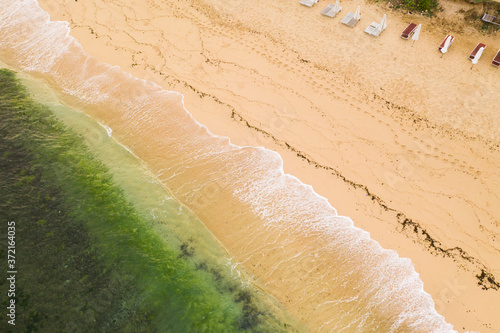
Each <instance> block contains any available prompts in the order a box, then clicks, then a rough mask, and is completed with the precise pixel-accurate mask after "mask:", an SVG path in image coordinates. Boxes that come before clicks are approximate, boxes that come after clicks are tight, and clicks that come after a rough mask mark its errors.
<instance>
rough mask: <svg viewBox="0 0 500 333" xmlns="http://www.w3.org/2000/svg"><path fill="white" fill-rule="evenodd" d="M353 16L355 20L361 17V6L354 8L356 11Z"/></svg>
mask: <svg viewBox="0 0 500 333" xmlns="http://www.w3.org/2000/svg"><path fill="white" fill-rule="evenodd" d="M354 18H355V19H356V20H359V19H361V7H360V6H358V8H356V12H355V13H354Z"/></svg>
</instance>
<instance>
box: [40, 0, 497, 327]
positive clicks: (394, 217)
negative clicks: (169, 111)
mask: <svg viewBox="0 0 500 333" xmlns="http://www.w3.org/2000/svg"><path fill="white" fill-rule="evenodd" d="M125 3H127V5H125ZM40 4H41V6H42V8H44V9H45V10H47V11H48V12H49V13H50V14H51V17H52V19H54V20H66V21H69V22H70V27H71V29H72V34H73V35H74V36H75V37H76V38H77V39H78V40H79V41H80V42H81V43H82V45H83V46H84V48H85V49H86V51H87V52H88V53H89V54H91V55H94V56H96V57H98V58H99V59H100V60H102V61H104V62H107V63H110V64H113V65H119V66H120V67H121V68H123V69H124V70H126V71H128V72H130V73H132V74H133V75H135V76H137V77H141V78H145V79H147V80H151V81H153V82H156V83H158V84H160V85H162V86H163V87H164V88H166V89H169V90H175V91H179V92H182V93H183V94H184V96H185V99H184V102H185V105H186V108H187V109H188V110H189V111H190V112H191V113H192V114H193V115H194V117H195V118H196V119H197V120H199V121H200V122H201V123H203V124H206V125H207V126H208V128H209V129H210V130H211V131H212V132H213V133H215V134H219V135H226V136H228V137H229V138H231V141H232V142H234V143H235V144H238V145H252V146H265V147H267V148H270V149H272V150H275V151H277V152H279V153H280V155H281V156H282V158H283V160H284V168H285V171H286V172H288V173H290V174H292V175H295V176H297V177H298V178H299V179H300V180H301V181H303V182H304V183H306V184H311V185H312V186H313V187H314V189H315V191H316V192H318V193H319V194H320V195H323V196H324V197H326V198H328V200H329V201H330V203H331V204H332V206H334V207H335V208H336V209H337V210H338V212H339V214H341V215H345V216H349V217H351V218H352V219H353V220H354V223H355V225H356V226H358V227H360V228H362V229H364V230H367V231H369V232H370V234H371V237H372V238H374V239H376V240H377V241H378V242H380V244H381V245H382V246H383V247H384V248H389V249H394V250H396V251H397V252H398V253H399V255H400V256H403V257H408V258H410V259H411V260H412V261H413V263H414V265H415V268H416V270H417V272H418V273H419V274H420V277H421V279H422V280H423V281H424V289H425V290H426V291H427V292H429V293H430V294H431V295H432V297H433V299H434V302H435V303H436V309H437V310H438V312H439V313H441V314H443V315H444V316H445V318H446V320H447V321H449V322H450V323H452V324H453V325H454V327H455V328H456V329H457V330H459V331H463V330H476V331H481V332H494V331H495V328H498V327H500V319H498V318H496V316H495V310H494V309H495V308H497V306H498V305H499V299H500V297H499V292H500V290H498V289H499V286H498V284H497V282H496V281H498V276H500V266H499V262H500V261H499V260H498V258H499V249H500V243H499V239H498V237H499V236H498V235H499V231H500V204H499V203H500V200H499V194H500V190H499V188H500V186H499V185H500V179H499V178H500V173H499V163H498V160H499V157H500V152H499V146H498V145H499V141H500V139H499V138H500V119H499V118H500V115H499V114H498V110H497V109H495V105H500V97H499V96H498V95H497V94H496V93H495V92H497V91H499V88H500V81H498V75H500V73H499V72H498V69H496V68H493V67H492V66H491V65H490V62H491V59H492V58H493V56H494V54H495V53H496V51H497V50H498V48H500V43H498V42H497V41H495V36H493V37H491V36H482V35H480V34H479V33H477V32H475V31H474V30H471V29H467V28H463V27H462V28H460V29H458V31H457V32H454V31H449V30H447V29H445V26H444V25H443V24H439V22H437V20H436V19H434V20H431V19H428V18H423V17H419V16H403V15H402V14H399V13H395V12H391V11H389V10H388V9H386V8H384V6H383V5H377V6H375V5H367V4H366V5H363V6H362V15H363V18H362V20H361V21H360V22H359V24H358V25H357V26H356V27H355V28H354V29H350V28H348V27H345V26H343V25H341V24H340V23H339V21H340V19H341V18H342V17H343V16H344V15H345V14H346V13H347V12H348V11H354V10H355V7H356V5H357V3H354V2H348V1H345V2H343V3H342V6H343V10H342V12H341V13H340V14H339V15H338V17H336V18H334V19H329V18H326V17H323V16H321V15H320V14H319V12H320V11H321V9H323V7H324V6H326V4H327V3H323V2H321V3H319V4H318V5H316V6H315V7H313V8H306V7H303V6H300V5H299V4H298V3H296V2H294V1H275V2H272V3H268V2H264V1H238V0H236V1H226V2H225V4H224V5H223V2H222V1H215V0H213V1H206V2H201V1H193V2H190V1H186V2H184V1H180V2H163V1H150V2H149V3H148V5H147V6H145V5H144V4H142V3H139V2H137V3H135V4H134V3H133V4H128V2H125V1H124V2H123V4H122V3H120V2H117V3H114V4H109V3H105V2H103V1H91V2H85V3H83V2H73V1H50V0H49V1H40ZM384 13H387V14H388V28H387V30H386V31H385V32H384V33H383V34H382V35H381V36H380V37H379V38H372V37H370V36H368V35H366V34H364V33H363V30H364V28H365V27H366V26H368V25H369V24H370V23H371V22H372V21H380V19H381V17H382V15H383V14H384ZM451 19H452V17H451V18H450V20H451ZM410 21H413V22H415V23H422V24H423V30H422V34H421V37H420V40H419V41H417V42H416V43H415V44H414V45H413V47H412V41H405V40H403V39H401V38H399V34H400V32H401V31H402V30H403V29H404V28H405V26H406V25H407V24H408V23H409V22H410ZM431 26H432V28H431ZM431 30H432V31H431ZM460 31H461V32H460ZM448 33H451V34H453V35H454V36H455V37H456V40H455V42H454V43H453V45H452V47H451V48H450V51H449V52H448V53H447V54H445V55H444V56H443V57H441V55H440V53H438V52H437V46H438V45H439V43H440V42H441V40H442V39H443V38H444V36H445V35H446V34H448ZM478 42H483V43H485V44H488V47H487V48H486V50H485V52H484V53H483V57H482V59H481V61H480V62H479V64H478V65H475V66H474V67H473V68H472V69H471V63H470V61H469V60H468V59H467V55H468V54H469V52H470V51H471V50H472V49H473V47H474V46H475V45H476V44H477V43H478ZM209 229H210V230H211V231H212V232H213V233H214V235H215V236H216V237H218V238H219V239H223V242H222V243H223V244H225V246H226V247H228V248H230V247H231V244H230V242H231V238H230V237H224V226H219V227H217V226H216V225H213V226H209ZM224 242H226V243H224ZM227 242H229V244H228V243H227ZM482 272H484V275H483V276H482V275H481V274H482ZM488 274H491V275H488ZM477 275H479V278H478V277H477ZM488 277H490V279H491V281H488ZM493 278H495V279H496V280H493ZM478 283H480V284H481V285H478Z"/></svg>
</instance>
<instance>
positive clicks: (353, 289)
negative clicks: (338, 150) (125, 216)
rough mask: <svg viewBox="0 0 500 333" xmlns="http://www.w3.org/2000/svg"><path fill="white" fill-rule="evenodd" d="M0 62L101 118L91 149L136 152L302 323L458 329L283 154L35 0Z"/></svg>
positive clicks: (0, 14)
mask: <svg viewBox="0 0 500 333" xmlns="http://www.w3.org/2000/svg"><path fill="white" fill-rule="evenodd" d="M0 60H2V61H3V62H5V63H6V64H8V65H9V66H12V67H13V68H15V69H17V70H20V71H22V72H24V73H26V74H27V75H29V76H31V77H34V78H37V79H39V80H43V81H44V82H46V84H47V85H48V86H49V87H50V89H51V90H52V91H54V92H55V94H56V96H57V99H59V100H60V101H62V102H64V103H65V104H67V105H69V106H71V107H73V108H75V109H78V110H81V111H82V112H84V113H85V114H87V115H88V116H90V117H91V118H92V119H94V121H95V122H98V124H100V125H99V126H102V128H103V129H105V130H106V131H105V132H106V135H103V134H102V133H103V132H102V131H101V132H98V131H97V132H96V133H100V134H95V138H96V139H95V141H96V142H95V146H96V147H98V146H101V145H102V146H105V141H106V140H107V138H106V136H107V137H108V138H109V136H111V137H112V138H113V140H115V141H116V142H119V143H120V144H121V145H122V146H123V147H125V148H126V149H127V150H128V151H129V152H131V153H132V154H134V155H135V156H136V157H137V158H138V159H140V160H141V161H142V163H144V168H145V170H147V171H148V172H149V173H150V175H151V176H152V177H154V179H156V180H157V181H158V182H159V183H160V184H161V185H162V186H164V187H166V188H168V189H169V190H170V191H171V194H172V196H174V197H175V198H176V199H177V200H179V201H180V202H182V204H183V205H184V206H179V207H187V208H189V210H190V212H192V213H194V214H196V216H197V217H198V218H199V219H200V220H201V221H202V222H203V224H204V225H205V226H206V227H207V228H208V229H209V230H210V231H211V232H212V233H213V234H214V235H215V237H216V238H217V239H218V241H219V242H220V244H221V245H222V246H223V247H225V249H226V250H227V252H228V253H229V255H230V256H231V257H232V260H233V261H234V262H236V263H238V264H239V265H241V267H243V268H244V269H245V270H246V271H248V273H249V274H251V275H252V276H253V283H254V284H255V285H258V286H261V287H262V288H263V289H264V290H266V291H267V292H270V293H271V294H273V295H274V296H275V297H276V298H277V299H278V300H279V301H281V302H282V303H283V304H285V305H286V306H287V307H288V308H289V309H290V312H291V313H292V314H294V315H295V316H296V317H297V318H298V319H299V320H305V319H307V321H308V322H310V323H311V324H312V326H313V327H317V328H319V330H320V331H325V332H341V331H345V332H350V331H352V332H355V331H356V332H363V331H366V332H373V331H377V332H450V331H453V329H452V326H451V325H450V324H448V323H446V322H445V320H444V318H443V317H442V316H441V315H439V314H438V313H437V312H436V310H435V309H434V303H433V301H432V298H431V297H430V295H429V294H427V293H426V292H425V291H424V289H423V284H422V281H421V280H420V279H419V276H418V274H417V273H416V272H415V270H414V268H413V265H412V263H411V261H410V260H408V259H404V258H399V257H398V255H397V253H396V252H394V251H391V250H385V249H383V248H381V247H380V245H379V244H378V243H377V242H376V241H374V240H372V239H371V238H370V236H369V234H368V233H367V232H365V231H363V230H361V229H359V228H356V227H355V226H354V224H353V221H351V219H349V218H348V217H343V216H339V215H338V214H337V212H336V210H335V208H333V207H332V206H331V205H330V203H329V202H328V201H327V200H326V199H325V198H323V197H320V196H319V195H317V194H316V193H315V192H314V190H313V189H312V188H311V187H310V186H308V185H306V184H303V183H302V182H301V181H300V180H299V179H297V178H295V177H293V176H291V175H287V174H284V172H283V168H282V159H281V157H280V156H279V155H278V154H277V153H276V152H273V151H270V150H266V149H263V148H256V147H238V146H235V145H233V144H231V142H230V140H229V139H228V138H223V137H219V136H216V135H214V134H212V133H211V132H210V131H209V130H208V129H207V128H206V127H204V126H203V125H202V124H200V123H198V122H197V121H196V120H195V119H193V117H192V116H191V115H190V114H189V112H188V111H187V110H186V109H185V108H184V105H183V100H182V95H180V94H179V93H176V92H171V91H166V90H163V89H162V88H161V87H159V86H157V85H154V84H152V83H150V82H146V81H143V80H139V79H136V78H134V77H132V76H131V75H130V74H128V73H126V72H124V71H123V70H121V69H120V68H118V67H113V66H111V65H108V64H104V63H101V62H99V61H98V60H97V59H94V58H91V57H89V56H88V55H86V54H85V52H84V51H83V49H82V47H81V46H80V45H79V44H78V42H77V41H76V40H75V39H74V38H72V37H71V36H69V28H68V24H67V23H65V22H51V21H50V18H49V16H48V14H47V13H45V12H44V11H43V10H42V9H41V8H40V7H39V6H38V4H37V2H36V1H33V0H31V1H7V0H0ZM64 112H65V111H63V110H61V114H64ZM88 137H89V140H92V139H91V138H92V137H93V135H92V133H90V134H89V136H88ZM123 169H126V168H123ZM113 172H117V173H119V172H121V171H120V170H114V171H113ZM126 178H127V177H126V176H125V177H124V179H126ZM125 183H126V182H125ZM137 183H140V182H137ZM137 186H142V185H137ZM138 193H141V192H138ZM140 197H142V196H140ZM140 197H137V198H136V199H137V200H140V199H141V198H140ZM150 204H151V210H150V212H151V214H152V215H155V214H156V212H157V210H156V208H155V203H154V201H153V202H151V203H150ZM160 207H161V206H160ZM162 209H163V208H161V209H159V211H161V210H162ZM181 214H182V212H181ZM181 229H182V227H181ZM159 232H160V231H159Z"/></svg>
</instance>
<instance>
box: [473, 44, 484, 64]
mask: <svg viewBox="0 0 500 333" xmlns="http://www.w3.org/2000/svg"><path fill="white" fill-rule="evenodd" d="M483 50H484V47H481V48H480V49H479V50H478V51H477V53H476V55H475V56H474V59H472V64H473V65H475V64H477V62H478V61H479V58H481V55H482V54H483Z"/></svg>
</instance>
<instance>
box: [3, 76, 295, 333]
mask: <svg viewBox="0 0 500 333" xmlns="http://www.w3.org/2000/svg"><path fill="white" fill-rule="evenodd" d="M0 119H1V122H0V221H2V228H4V229H5V230H7V221H15V223H16V257H17V258H19V259H18V260H17V262H16V269H17V271H18V272H19V273H18V275H17V281H16V286H17V288H16V296H15V300H16V306H17V311H16V326H11V325H8V324H7V321H6V320H1V321H0V328H1V329H0V331H2V332H9V331H12V332H29V331H32V332H35V331H42V332H69V331H71V332H235V331H252V332H263V331H272V332H276V331H281V330H287V331H290V330H293V329H292V328H291V326H290V325H289V324H286V323H280V322H279V321H278V320H277V319H276V318H275V317H273V315H272V314H271V313H270V312H269V311H268V310H266V309H265V308H264V307H263V306H261V305H260V304H258V302H255V301H254V299H253V297H252V293H250V292H249V291H247V290H244V289H243V288H242V287H241V286H240V285H237V284H236V283H234V282H228V281H227V280H226V281H222V279H221V278H220V277H221V275H220V274H221V273H220V272H219V271H218V270H217V269H214V268H209V267H208V266H207V264H206V263H204V262H203V263H201V264H200V263H197V264H194V263H193V262H190V261H189V258H190V257H191V255H192V253H193V251H194V249H192V248H190V247H188V244H186V243H183V244H182V245H181V246H180V247H179V246H176V245H175V246H174V245H172V244H168V243H166V242H165V241H164V240H162V239H161V237H160V236H158V235H157V234H156V233H155V231H154V230H153V229H152V228H151V227H150V225H149V224H148V221H146V220H145V219H144V217H143V216H141V214H139V213H138V212H137V211H136V210H135V209H134V207H133V205H132V204H131V203H130V202H128V201H127V199H126V196H125V195H124V193H123V191H122V190H121V189H120V188H119V187H118V186H117V185H116V184H115V183H114V182H113V179H112V175H111V174H110V172H109V170H108V169H107V168H106V166H105V165H104V164H103V163H102V162H100V161H99V160H98V159H97V158H95V157H94V156H93V154H92V151H90V150H89V148H88V147H87V146H86V145H85V144H84V140H83V139H82V138H81V137H79V136H78V135H77V134H75V133H74V132H73V131H72V130H70V129H69V128H67V127H66V126H64V125H63V124H62V123H61V122H60V121H59V120H58V119H57V118H56V117H55V116H54V115H53V114H52V112H51V110H50V109H49V108H47V107H45V106H43V105H40V104H37V103H36V102H35V101H34V100H32V98H31V97H30V96H29V94H28V93H27V91H26V89H25V88H24V87H23V86H22V85H21V84H20V83H19V81H18V80H17V79H16V75H15V73H14V72H12V71H10V70H6V69H0ZM1 235H2V236H1V237H2V238H1V239H0V242H1V244H2V247H1V248H0V253H1V256H2V258H6V256H7V255H6V249H7V246H4V245H5V244H6V240H7V235H6V233H4V232H2V233H1ZM5 271H6V270H5ZM213 272H216V273H217V274H214V273H213ZM7 288H8V286H7V281H6V280H5V279H2V280H1V282H0V290H1V293H2V295H5V294H6V291H7ZM7 302H8V300H7V299H6V298H5V297H2V299H1V301H0V305H1V307H2V308H3V309H5V308H6V306H7Z"/></svg>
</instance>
